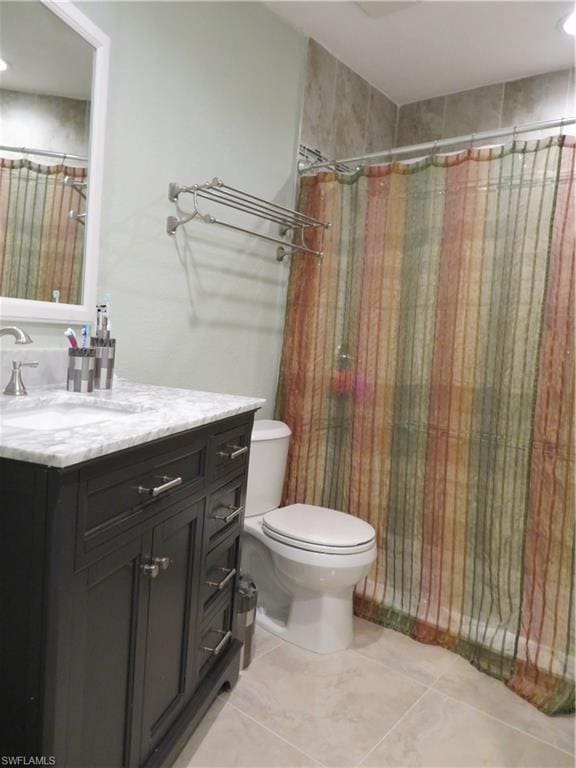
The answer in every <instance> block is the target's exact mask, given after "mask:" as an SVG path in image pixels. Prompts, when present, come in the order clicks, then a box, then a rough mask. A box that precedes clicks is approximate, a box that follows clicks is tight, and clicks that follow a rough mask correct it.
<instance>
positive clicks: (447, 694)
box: [430, 678, 574, 758]
mask: <svg viewBox="0 0 576 768" xmlns="http://www.w3.org/2000/svg"><path fill="white" fill-rule="evenodd" d="M438 680H440V678H438ZM435 685H436V683H434V685H432V686H430V690H431V691H434V693H438V694H440V695H441V696H445V697H446V698H447V699H450V700H451V701H454V702H456V703H457V704H463V705H464V706H466V707H469V708H470V709H473V710H474V712H478V713H479V714H481V715H486V717H489V718H490V719H491V720H496V722H498V723H501V724H502V725H506V726H507V727H508V728H512V730H514V731H517V732H518V733H521V734H522V735H523V736H528V737H529V738H531V739H535V740H536V741H539V742H540V743H541V744H545V745H546V746H547V747H552V749H557V750H558V751H559V752H563V753H564V754H565V755H569V756H570V757H572V758H573V757H574V753H573V752H569V751H568V750H566V749H564V748H563V747H559V746H558V745H557V744H553V743H552V742H550V741H546V739H542V738H541V737H540V736H535V735H534V734H533V733H530V732H529V731H524V730H522V728H518V726H517V725H512V724H511V723H509V722H507V721H506V720H502V719H501V718H500V717H496V716H495V715H491V714H490V713H489V712H486V711H485V710H483V709H479V708H478V707H475V706H474V704H469V703H468V702H467V701H464V700H463V699H459V698H457V697H456V696H452V695H451V694H449V693H446V692H445V691H442V690H441V689H439V688H436V687H435Z"/></svg>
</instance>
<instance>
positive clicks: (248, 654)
mask: <svg viewBox="0 0 576 768" xmlns="http://www.w3.org/2000/svg"><path fill="white" fill-rule="evenodd" d="M257 601H258V590H257V589H256V584H254V582H253V581H252V579H251V578H250V577H249V576H247V575H245V574H242V573H241V574H240V578H239V579H238V610H237V613H236V630H235V635H236V638H237V639H238V640H240V641H241V642H242V643H243V646H242V655H241V657H240V669H246V667H247V666H249V664H250V662H251V661H252V651H253V644H254V629H255V628H256V603H257Z"/></svg>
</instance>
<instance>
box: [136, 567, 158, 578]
mask: <svg viewBox="0 0 576 768" xmlns="http://www.w3.org/2000/svg"><path fill="white" fill-rule="evenodd" d="M140 568H142V573H143V574H144V576H149V577H150V578H151V579H155V578H156V577H157V576H158V574H159V573H160V568H159V567H158V566H157V565H156V563H145V564H144V565H141V566H140Z"/></svg>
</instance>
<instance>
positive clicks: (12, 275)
mask: <svg viewBox="0 0 576 768" xmlns="http://www.w3.org/2000/svg"><path fill="white" fill-rule="evenodd" d="M86 175H87V171H86V169H85V168H73V167H68V166H65V165H39V164H37V163H32V162H30V161H29V160H24V159H22V160H8V159H6V158H0V296H6V297H8V296H10V297H14V298H18V299H35V300H38V301H53V296H52V292H53V291H54V290H58V291H59V292H60V297H59V300H60V301H61V302H63V303H66V304H79V303H81V291H82V272H83V269H82V267H83V259H84V227H83V225H82V224H80V223H79V222H78V221H75V220H73V219H70V218H69V217H68V212H69V211H70V210H75V211H79V210H80V211H83V210H84V203H83V200H82V198H81V195H80V193H79V192H78V191H77V190H75V189H74V188H72V187H70V186H65V185H64V178H65V177H66V176H70V177H73V178H74V179H75V180H76V181H78V182H85V181H86Z"/></svg>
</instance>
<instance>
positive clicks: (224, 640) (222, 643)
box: [202, 629, 232, 656]
mask: <svg viewBox="0 0 576 768" xmlns="http://www.w3.org/2000/svg"><path fill="white" fill-rule="evenodd" d="M214 631H215V632H218V634H219V635H224V637H223V638H222V640H220V642H219V643H218V645H217V646H216V647H215V648H210V647H209V646H208V645H203V646H202V650H203V651H208V653H211V654H212V656H218V654H219V653H220V651H221V650H222V648H224V646H225V645H226V643H227V642H228V640H230V638H231V637H232V632H231V631H230V630H228V632H223V631H222V630H221V629H216V630H214Z"/></svg>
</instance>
